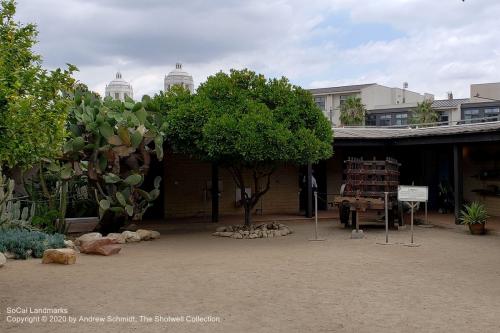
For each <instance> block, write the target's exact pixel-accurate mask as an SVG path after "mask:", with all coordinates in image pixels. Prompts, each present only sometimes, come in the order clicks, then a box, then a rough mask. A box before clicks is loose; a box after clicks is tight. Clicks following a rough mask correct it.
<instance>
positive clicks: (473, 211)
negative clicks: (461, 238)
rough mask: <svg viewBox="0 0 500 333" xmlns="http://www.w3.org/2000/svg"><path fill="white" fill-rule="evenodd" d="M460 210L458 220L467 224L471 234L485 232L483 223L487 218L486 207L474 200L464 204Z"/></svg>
mask: <svg viewBox="0 0 500 333" xmlns="http://www.w3.org/2000/svg"><path fill="white" fill-rule="evenodd" d="M464 208H465V209H464V210H462V211H461V215H462V216H461V217H460V222H462V224H465V225H468V226H469V230H470V233H471V234H473V235H482V234H484V232H485V227H484V226H485V224H486V220H487V219H488V214H487V212H486V208H485V207H484V205H483V204H482V203H480V202H477V201H474V202H472V203H471V204H470V205H464Z"/></svg>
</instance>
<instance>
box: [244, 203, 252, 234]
mask: <svg viewBox="0 0 500 333" xmlns="http://www.w3.org/2000/svg"><path fill="white" fill-rule="evenodd" d="M249 201H250V200H248V199H247V200H245V203H244V204H243V208H244V209H245V226H247V227H249V226H250V225H251V224H252V205H251V204H250V202H249Z"/></svg>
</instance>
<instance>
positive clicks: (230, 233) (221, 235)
mask: <svg viewBox="0 0 500 333" xmlns="http://www.w3.org/2000/svg"><path fill="white" fill-rule="evenodd" d="M232 235H233V232H231V231H224V232H219V233H218V235H217V236H220V237H231V236H232Z"/></svg>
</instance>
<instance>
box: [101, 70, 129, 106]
mask: <svg viewBox="0 0 500 333" xmlns="http://www.w3.org/2000/svg"><path fill="white" fill-rule="evenodd" d="M105 94H106V97H111V98H113V99H116V100H120V101H125V97H127V96H128V97H130V98H134V93H133V90H132V86H131V85H130V83H128V82H127V81H125V80H124V79H122V73H120V72H117V73H116V78H115V79H114V80H113V81H111V82H110V83H109V84H108V85H107V86H106V91H105Z"/></svg>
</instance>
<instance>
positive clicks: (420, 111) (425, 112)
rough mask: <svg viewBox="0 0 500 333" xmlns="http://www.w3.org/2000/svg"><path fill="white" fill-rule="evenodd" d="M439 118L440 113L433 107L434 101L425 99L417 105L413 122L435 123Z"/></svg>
mask: <svg viewBox="0 0 500 333" xmlns="http://www.w3.org/2000/svg"><path fill="white" fill-rule="evenodd" d="M438 119H439V115H438V113H437V112H436V110H434V109H433V108H432V101H430V100H425V101H423V102H421V103H417V107H416V108H415V109H414V110H413V114H412V123H414V124H430V123H435V122H437V121H438Z"/></svg>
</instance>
